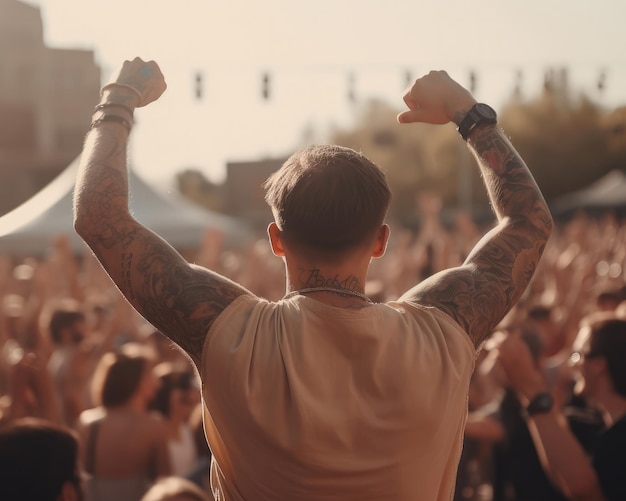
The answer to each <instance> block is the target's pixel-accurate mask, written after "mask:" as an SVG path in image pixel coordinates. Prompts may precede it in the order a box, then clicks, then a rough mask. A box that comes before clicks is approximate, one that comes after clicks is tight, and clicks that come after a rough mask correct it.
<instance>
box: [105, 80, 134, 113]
mask: <svg viewBox="0 0 626 501" xmlns="http://www.w3.org/2000/svg"><path fill="white" fill-rule="evenodd" d="M100 95H101V99H100V103H101V104H102V103H111V104H120V105H124V106H126V107H128V108H130V109H135V108H136V107H137V106H138V105H139V101H140V94H139V92H138V91H137V90H135V89H133V88H132V87H130V86H126V85H117V84H113V85H111V84H109V85H105V86H104V87H103V88H102V92H101V93H100Z"/></svg>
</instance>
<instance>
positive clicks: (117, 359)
mask: <svg viewBox="0 0 626 501" xmlns="http://www.w3.org/2000/svg"><path fill="white" fill-rule="evenodd" d="M151 368H152V357H151V354H150V353H149V351H148V350H146V349H143V347H141V346H137V345H135V344H134V343H129V344H127V345H125V346H122V348H121V349H120V350H119V351H115V352H109V353H105V354H104V355H103V356H102V358H101V359H100V362H99V363H98V366H97V367H96V371H95V373H94V376H93V380H92V398H93V400H94V403H95V404H96V405H102V406H103V407H106V408H107V409H110V408H112V407H117V406H119V405H123V404H125V403H126V402H128V401H129V400H130V398H131V397H132V396H133V394H134V393H135V391H136V390H137V388H138V387H139V383H140V382H141V380H142V378H143V376H144V375H145V374H146V371H147V370H151Z"/></svg>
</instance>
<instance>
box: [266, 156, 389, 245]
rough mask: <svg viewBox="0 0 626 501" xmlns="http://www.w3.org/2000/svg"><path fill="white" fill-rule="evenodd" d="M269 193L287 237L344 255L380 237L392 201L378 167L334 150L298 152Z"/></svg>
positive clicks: (272, 182)
mask: <svg viewBox="0 0 626 501" xmlns="http://www.w3.org/2000/svg"><path fill="white" fill-rule="evenodd" d="M264 188H265V190H266V194H265V200H266V202H267V203H268V205H269V206H270V208H271V209H272V213H273V214H274V219H275V221H276V224H277V225H278V227H279V229H280V230H281V232H282V238H283V239H284V240H285V241H287V242H288V243H291V244H295V245H300V246H303V247H305V248H308V249H312V250H316V251H331V252H336V251H343V250H346V249H349V248H351V247H354V246H357V245H359V244H361V243H364V242H365V241H366V240H367V239H368V238H370V237H374V235H375V233H376V230H377V229H378V228H379V227H380V225H382V223H383V221H384V219H385V215H386V213H387V209H388V207H389V202H390V200H391V191H390V189H389V185H388V184H387V180H386V179H385V175H384V174H383V172H382V171H381V170H380V169H379V168H378V166H376V164H374V163H373V162H372V161H370V160H369V159H368V158H366V157H365V156H364V155H362V154H361V153H358V152H356V151H354V150H352V149H350V148H344V147H341V146H334V145H318V146H310V147H308V148H306V149H304V150H301V151H299V152H297V153H294V154H293V155H292V156H291V157H290V158H289V159H287V161H286V162H285V163H284V164H283V165H282V167H281V168H280V169H279V170H278V171H276V172H275V173H274V174H272V175H271V176H270V177H269V179H268V180H267V181H266V182H265V184H264Z"/></svg>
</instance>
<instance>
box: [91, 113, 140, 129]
mask: <svg viewBox="0 0 626 501" xmlns="http://www.w3.org/2000/svg"><path fill="white" fill-rule="evenodd" d="M103 122H115V123H118V124H121V125H123V126H124V127H125V128H126V130H127V131H128V132H129V133H130V129H131V125H130V123H129V122H128V120H126V119H125V118H124V117H120V116H119V115H102V116H101V117H100V118H96V119H95V120H94V121H93V122H91V126H90V127H89V130H92V129H94V128H95V127H97V126H98V125H100V124H101V123H103Z"/></svg>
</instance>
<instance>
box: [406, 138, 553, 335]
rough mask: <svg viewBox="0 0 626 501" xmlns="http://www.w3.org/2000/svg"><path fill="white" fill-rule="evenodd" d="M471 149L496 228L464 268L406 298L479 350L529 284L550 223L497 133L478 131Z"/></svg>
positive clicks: (531, 184)
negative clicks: (438, 314) (440, 316)
mask: <svg viewBox="0 0 626 501" xmlns="http://www.w3.org/2000/svg"><path fill="white" fill-rule="evenodd" d="M470 146H471V147H472V149H473V151H474V153H475V155H476V158H477V160H478V163H479V166H480V169H481V171H482V173H483V178H484V181H485V186H486V188H487V191H488V193H489V197H490V199H491V202H492V205H493V208H494V211H495V213H496V215H497V217H498V220H499V224H498V225H497V226H496V227H495V228H494V229H493V230H492V231H491V232H489V233H488V234H487V235H485V237H483V239H482V240H481V241H480V242H479V243H478V244H477V245H476V247H475V248H474V249H473V250H472V252H471V253H470V255H469V256H468V258H467V259H466V261H465V263H464V265H463V266H461V267H459V268H455V269H452V270H447V271H444V272H442V273H439V274H437V275H435V276H433V277H431V279H429V280H427V281H425V282H423V283H421V284H419V285H418V286H417V287H415V288H414V289H413V290H412V291H410V292H409V293H408V294H407V295H405V298H408V299H411V300H415V301H418V302H420V303H421V304H426V305H431V306H435V307H437V308H439V309H441V310H442V311H444V312H446V313H447V314H448V315H450V316H451V317H452V318H454V319H455V320H456V321H457V322H458V323H459V324H460V325H461V326H462V327H463V328H464V329H465V330H466V331H467V332H468V334H469V335H470V337H471V338H472V339H473V341H474V343H475V344H476V345H479V344H480V343H481V342H482V341H483V340H484V339H486V338H487V337H488V336H489V335H490V334H491V332H492V330H493V329H494V327H495V326H496V325H497V324H498V323H499V322H500V321H501V320H502V318H503V317H504V315H506V313H507V312H508V311H509V310H510V309H511V308H512V307H513V305H514V304H515V302H516V301H517V300H518V299H519V298H520V297H521V295H522V293H523V292H524V290H525V289H526V287H527V286H528V284H529V283H530V280H531V278H532V275H533V273H534V271H535V269H536V267H537V264H538V262H539V259H540V258H541V255H542V253H543V250H544V248H545V245H546V242H547V240H548V238H549V236H550V234H551V232H552V228H553V222H552V217H551V215H550V211H549V209H548V206H547V204H546V202H545V200H544V199H543V196H542V195H541V192H540V190H539V188H538V187H537V185H536V183H535V181H534V179H533V177H532V175H531V173H530V171H529V170H528V168H527V167H526V165H525V164H524V161H523V160H522V159H521V158H520V156H519V155H518V154H517V152H516V151H515V149H514V148H513V146H511V144H510V143H509V141H508V140H507V139H506V137H505V136H504V134H503V133H502V132H501V131H500V130H499V129H497V128H496V127H494V126H482V127H477V128H476V130H475V131H474V132H473V133H472V135H471V136H470Z"/></svg>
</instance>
